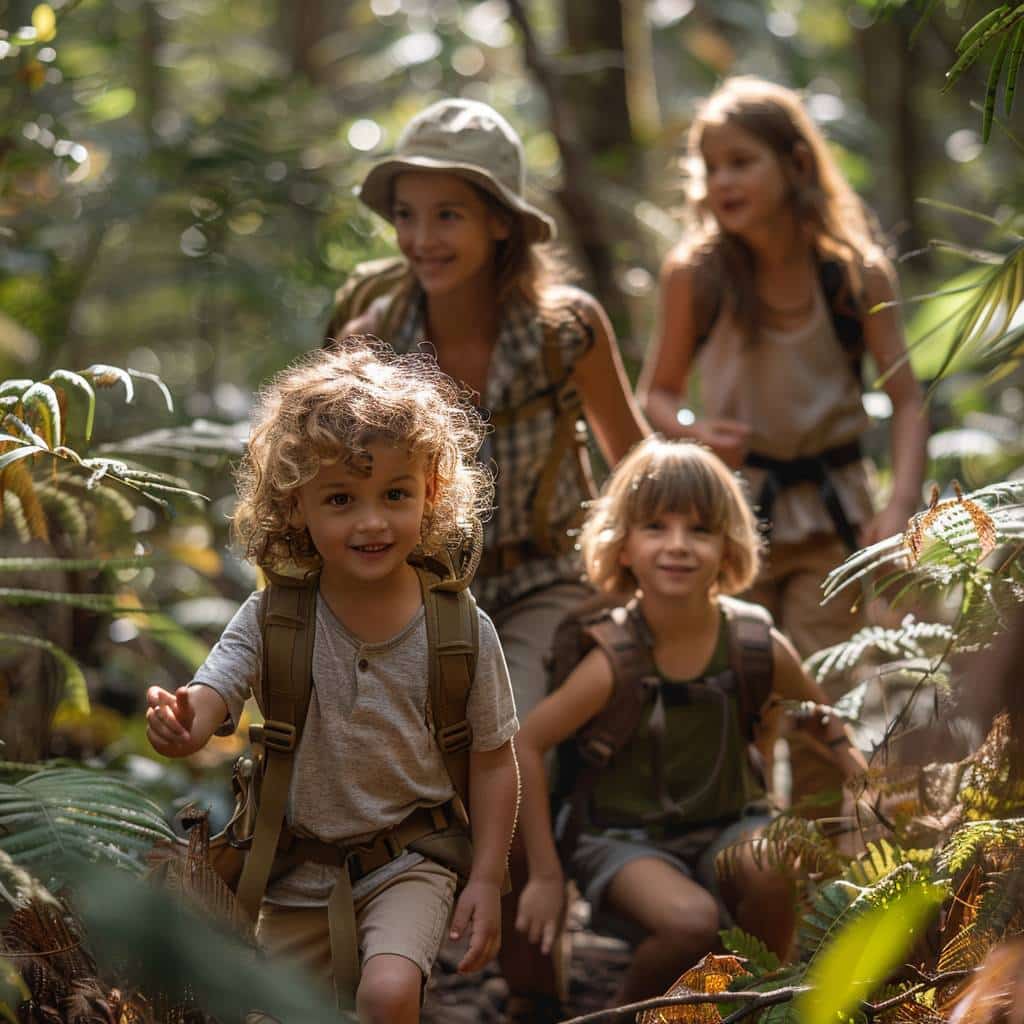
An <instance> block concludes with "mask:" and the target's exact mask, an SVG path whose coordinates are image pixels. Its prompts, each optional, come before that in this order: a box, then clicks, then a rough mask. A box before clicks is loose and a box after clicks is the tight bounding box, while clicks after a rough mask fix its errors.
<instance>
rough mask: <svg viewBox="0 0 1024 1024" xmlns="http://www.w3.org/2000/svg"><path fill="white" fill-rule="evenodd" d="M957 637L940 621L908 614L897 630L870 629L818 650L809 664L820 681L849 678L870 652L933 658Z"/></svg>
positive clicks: (877, 627)
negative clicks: (917, 618) (849, 674)
mask: <svg viewBox="0 0 1024 1024" xmlns="http://www.w3.org/2000/svg"><path fill="white" fill-rule="evenodd" d="M952 638H953V631H952V629H951V628H950V627H949V626H947V625H945V624H944V623H939V622H918V621H917V620H916V619H915V618H914V616H913V615H907V616H906V617H905V618H904V619H903V622H902V623H901V624H900V626H899V628H897V629H885V628H883V627H881V626H867V627H865V628H864V629H861V630H859V631H858V632H856V633H855V634H854V635H853V636H852V637H851V638H850V639H849V640H847V641H846V642H844V643H841V644H835V645H834V646H832V647H826V648H824V649H823V650H821V651H817V652H816V653H815V654H812V655H811V657H810V658H808V659H807V661H806V663H805V665H806V667H807V669H808V670H809V671H810V672H811V673H812V674H813V675H814V678H815V679H817V680H818V682H823V681H825V680H827V679H829V678H831V677H833V676H840V675H845V674H846V673H848V672H849V671H850V670H851V669H852V668H854V667H855V666H856V665H857V664H859V663H860V661H861V660H862V659H863V658H864V657H865V656H866V655H867V654H868V653H869V652H870V653H874V652H877V653H879V654H884V655H889V656H890V657H891V658H893V659H896V658H930V657H935V656H937V655H939V654H941V653H942V652H943V649H944V648H945V647H947V646H948V644H949V643H950V641H951V640H952Z"/></svg>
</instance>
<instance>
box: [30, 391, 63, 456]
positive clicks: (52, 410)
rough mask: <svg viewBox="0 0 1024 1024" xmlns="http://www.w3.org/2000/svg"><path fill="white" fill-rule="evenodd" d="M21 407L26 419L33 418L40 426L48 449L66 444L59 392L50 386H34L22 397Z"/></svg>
mask: <svg viewBox="0 0 1024 1024" xmlns="http://www.w3.org/2000/svg"><path fill="white" fill-rule="evenodd" d="M21 405H22V409H23V410H24V416H25V418H26V419H30V418H31V419H33V420H34V421H35V422H36V423H38V424H39V427H40V429H41V430H42V436H43V438H44V439H45V441H46V447H47V448H54V447H56V446H57V445H59V444H63V443H64V427H63V423H62V418H61V414H60V402H59V401H58V399H57V392H56V391H54V390H53V388H52V387H50V385H49V384H44V383H42V382H39V383H37V384H33V385H32V386H31V387H30V388H28V389H27V390H26V391H25V393H24V394H23V395H22V396H21Z"/></svg>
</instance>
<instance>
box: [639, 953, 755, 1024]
mask: <svg viewBox="0 0 1024 1024" xmlns="http://www.w3.org/2000/svg"><path fill="white" fill-rule="evenodd" d="M749 974H750V972H749V971H748V970H747V969H746V968H745V967H744V966H743V961H742V960H741V959H740V958H739V957H736V956H722V955H718V954H715V953H709V954H708V955H707V956H706V957H704V959H703V960H701V961H700V962H699V963H697V964H695V965H694V966H693V967H691V968H690V969H689V970H688V971H684V972H683V973H682V974H681V975H680V976H679V977H678V978H677V979H676V981H675V983H674V984H673V985H672V987H671V988H670V989H669V990H668V991H667V992H666V993H665V995H666V996H681V995H686V994H688V993H690V992H702V993H713V992H725V991H726V990H727V989H728V988H729V984H730V982H732V980H733V979H734V978H739V977H743V976H749ZM721 1020H722V1015H721V1014H720V1013H719V1012H718V1009H717V1007H716V1006H715V1005H714V1004H712V1003H698V1004H694V1005H692V1006H664V1007H660V1008H659V1009H656V1010H644V1011H643V1013H638V1014H637V1017H636V1022H637V1024H669V1022H671V1024H720V1022H721Z"/></svg>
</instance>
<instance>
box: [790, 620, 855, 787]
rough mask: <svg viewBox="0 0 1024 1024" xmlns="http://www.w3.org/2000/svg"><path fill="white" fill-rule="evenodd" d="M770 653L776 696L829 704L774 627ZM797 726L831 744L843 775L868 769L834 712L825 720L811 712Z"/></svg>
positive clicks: (846, 775)
mask: <svg viewBox="0 0 1024 1024" xmlns="http://www.w3.org/2000/svg"><path fill="white" fill-rule="evenodd" d="M772 657H773V659H774V663H775V681H774V686H773V693H774V695H775V696H776V697H778V698H781V699H782V700H799V701H811V702H812V703H814V704H818V705H826V706H827V705H828V702H829V701H828V697H827V696H826V695H825V691H824V690H822V688H821V687H820V686H819V685H818V684H817V683H816V682H815V681H814V680H813V679H812V678H811V677H810V676H809V675H808V674H807V673H806V672H805V671H804V667H803V665H802V664H801V663H800V657H799V655H798V654H797V653H796V651H795V650H794V648H793V645H792V644H791V643H790V642H789V640H787V639H786V637H784V636H783V635H782V634H781V633H780V632H779V631H778V630H776V629H773V630H772ZM797 728H799V729H803V730H806V731H807V732H809V733H810V734H811V735H812V736H814V738H815V739H817V740H819V741H820V742H822V743H824V744H825V746H827V747H829V748H830V750H831V752H832V755H833V757H834V758H835V761H836V764H837V765H838V767H839V769H840V770H841V771H842V773H843V775H844V776H845V777H846V778H848V779H849V778H852V777H853V776H856V775H859V774H861V773H863V772H866V771H867V770H868V764H867V761H865V760H864V755H863V754H862V753H861V752H860V751H859V750H858V749H857V747H856V746H855V745H854V743H853V738H852V737H851V735H850V731H849V729H848V728H847V726H846V725H845V723H844V722H843V721H842V720H841V719H839V718H837V717H836V716H835V715H829V716H828V717H827V720H825V716H823V715H811V716H809V717H808V718H806V719H803V720H801V721H800V722H798V724H797Z"/></svg>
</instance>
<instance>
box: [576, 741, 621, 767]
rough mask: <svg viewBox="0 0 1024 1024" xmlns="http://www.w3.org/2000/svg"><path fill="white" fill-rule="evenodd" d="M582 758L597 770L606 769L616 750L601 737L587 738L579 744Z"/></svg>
mask: <svg viewBox="0 0 1024 1024" xmlns="http://www.w3.org/2000/svg"><path fill="white" fill-rule="evenodd" d="M579 751H580V756H581V757H582V758H583V760H584V761H586V762H587V764H590V765H593V766H594V767H595V768H605V767H607V766H608V763H609V762H610V761H611V759H612V755H613V754H614V753H615V748H614V747H613V746H612V744H611V743H609V742H608V741H607V740H605V739H602V738H601V737H600V736H587V737H586V738H584V739H581V740H580V742H579Z"/></svg>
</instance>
